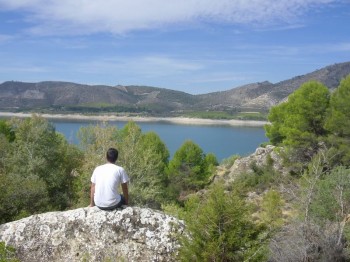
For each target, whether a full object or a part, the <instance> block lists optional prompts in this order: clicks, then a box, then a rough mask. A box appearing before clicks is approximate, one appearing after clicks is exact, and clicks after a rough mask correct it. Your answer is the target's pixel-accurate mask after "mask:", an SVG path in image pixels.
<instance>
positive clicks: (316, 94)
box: [265, 81, 330, 149]
mask: <svg viewBox="0 0 350 262" xmlns="http://www.w3.org/2000/svg"><path fill="white" fill-rule="evenodd" d="M329 96H330V94H329V90H328V88H327V87H325V86H324V85H323V84H321V83H319V82H316V81H310V82H306V83H304V84H303V85H301V87H300V88H299V89H297V90H296V91H295V92H294V93H293V94H291V95H290V96H289V97H288V101H287V102H284V103H282V104H280V105H277V106H275V107H273V108H272V109H271V111H270V114H269V116H268V119H269V121H270V124H268V125H266V126H265V129H266V135H267V137H268V138H269V139H270V141H271V142H272V143H274V144H280V143H282V144H284V145H289V146H292V147H296V148H312V149H315V148H317V143H318V137H319V136H324V135H325V134H326V130H325V129H324V122H325V117H326V110H327V108H328V105H329Z"/></svg>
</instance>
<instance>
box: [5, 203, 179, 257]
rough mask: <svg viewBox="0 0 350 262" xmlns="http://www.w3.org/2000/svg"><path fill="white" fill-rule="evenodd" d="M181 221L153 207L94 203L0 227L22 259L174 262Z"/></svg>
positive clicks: (8, 242) (7, 240) (6, 240)
mask: <svg viewBox="0 0 350 262" xmlns="http://www.w3.org/2000/svg"><path fill="white" fill-rule="evenodd" d="M183 230H184V224H183V223H182V221H179V220H177V219H176V218H174V217H171V216H168V215H165V214H163V213H161V212H157V211H154V210H152V209H146V208H138V207H127V208H125V209H123V210H114V211H102V210H99V209H98V208H97V207H93V208H80V209H75V210H70V211H65V212H50V213H44V214H39V215H33V216H30V217H27V218H24V219H21V220H18V221H14V222H10V223H7V224H3V225H0V241H5V243H6V244H7V245H11V246H13V247H15V248H16V252H17V256H18V258H19V259H20V260H21V261H30V262H32V261H173V260H175V255H176V253H177V250H178V248H179V244H178V242H177V236H178V235H179V234H182V233H183Z"/></svg>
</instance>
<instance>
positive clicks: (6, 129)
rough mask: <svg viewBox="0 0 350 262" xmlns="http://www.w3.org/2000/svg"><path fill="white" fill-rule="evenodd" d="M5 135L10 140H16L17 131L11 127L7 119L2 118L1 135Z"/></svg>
mask: <svg viewBox="0 0 350 262" xmlns="http://www.w3.org/2000/svg"><path fill="white" fill-rule="evenodd" d="M1 135H4V136H5V137H6V139H7V140H8V141H9V142H13V140H15V132H14V131H13V130H12V129H11V125H10V124H9V123H8V121H6V120H1V119H0V136H1Z"/></svg>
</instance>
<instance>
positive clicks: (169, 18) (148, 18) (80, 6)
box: [0, 0, 339, 35]
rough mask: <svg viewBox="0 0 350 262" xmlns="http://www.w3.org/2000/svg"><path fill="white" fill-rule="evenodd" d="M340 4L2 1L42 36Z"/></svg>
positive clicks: (291, 13)
mask: <svg viewBox="0 0 350 262" xmlns="http://www.w3.org/2000/svg"><path fill="white" fill-rule="evenodd" d="M338 1H339V0H279V1H275V0H245V1H243V0H216V1H213V0H177V1H173V0H129V1H125V0H104V1H91V0H74V1H72V0H0V8H2V9H3V10H4V9H9V10H20V11H21V12H23V14H25V16H26V19H27V21H30V24H28V26H31V27H30V31H31V32H33V33H37V34H53V35H59V34H90V33H96V32H107V33H115V34H121V33H125V32H129V31H132V30H140V29H141V30H142V29H152V28H159V27H164V26H169V25H179V24H186V25H189V24H191V23H194V24H196V23H198V22H199V23H200V22H203V21H205V22H218V23H230V24H236V23H238V24H254V25H263V24H274V23H277V22H278V23H280V22H283V23H286V24H288V23H291V22H292V21H295V19H296V18H298V17H299V16H302V15H303V14H304V13H305V12H307V11H309V10H310V9H314V8H318V7H324V6H325V5H327V4H331V3H334V2H338Z"/></svg>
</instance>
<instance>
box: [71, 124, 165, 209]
mask: <svg viewBox="0 0 350 262" xmlns="http://www.w3.org/2000/svg"><path fill="white" fill-rule="evenodd" d="M78 136H79V138H80V141H81V144H80V147H81V148H82V150H83V152H84V158H85V159H86V160H85V161H84V164H83V166H82V168H81V169H80V170H79V178H78V179H77V183H76V188H77V190H78V191H79V192H80V193H79V202H78V206H81V205H87V204H88V201H89V198H90V191H89V190H90V178H91V174H92V172H93V170H94V168H95V167H96V166H98V165H101V164H104V163H105V162H106V152H107V150H108V148H110V147H115V148H117V149H118V151H119V158H118V161H117V164H119V165H121V166H122V167H123V168H125V170H126V172H127V174H128V176H129V178H130V182H129V195H130V203H131V204H132V205H141V206H151V207H155V208H159V207H160V203H161V202H162V199H163V195H164V183H165V182H164V180H165V175H164V169H165V167H166V165H167V162H168V158H169V152H168V149H167V148H166V146H165V144H164V143H163V142H162V141H161V139H160V138H159V136H158V135H157V134H156V133H154V132H149V133H145V134H144V133H142V130H141V128H140V127H139V126H138V125H137V124H136V123H134V122H128V123H127V124H126V125H125V126H124V127H123V128H122V129H119V130H118V129H117V128H116V127H113V126H109V125H108V124H106V123H103V124H102V125H97V126H88V127H84V128H81V129H80V131H79V133H78Z"/></svg>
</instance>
